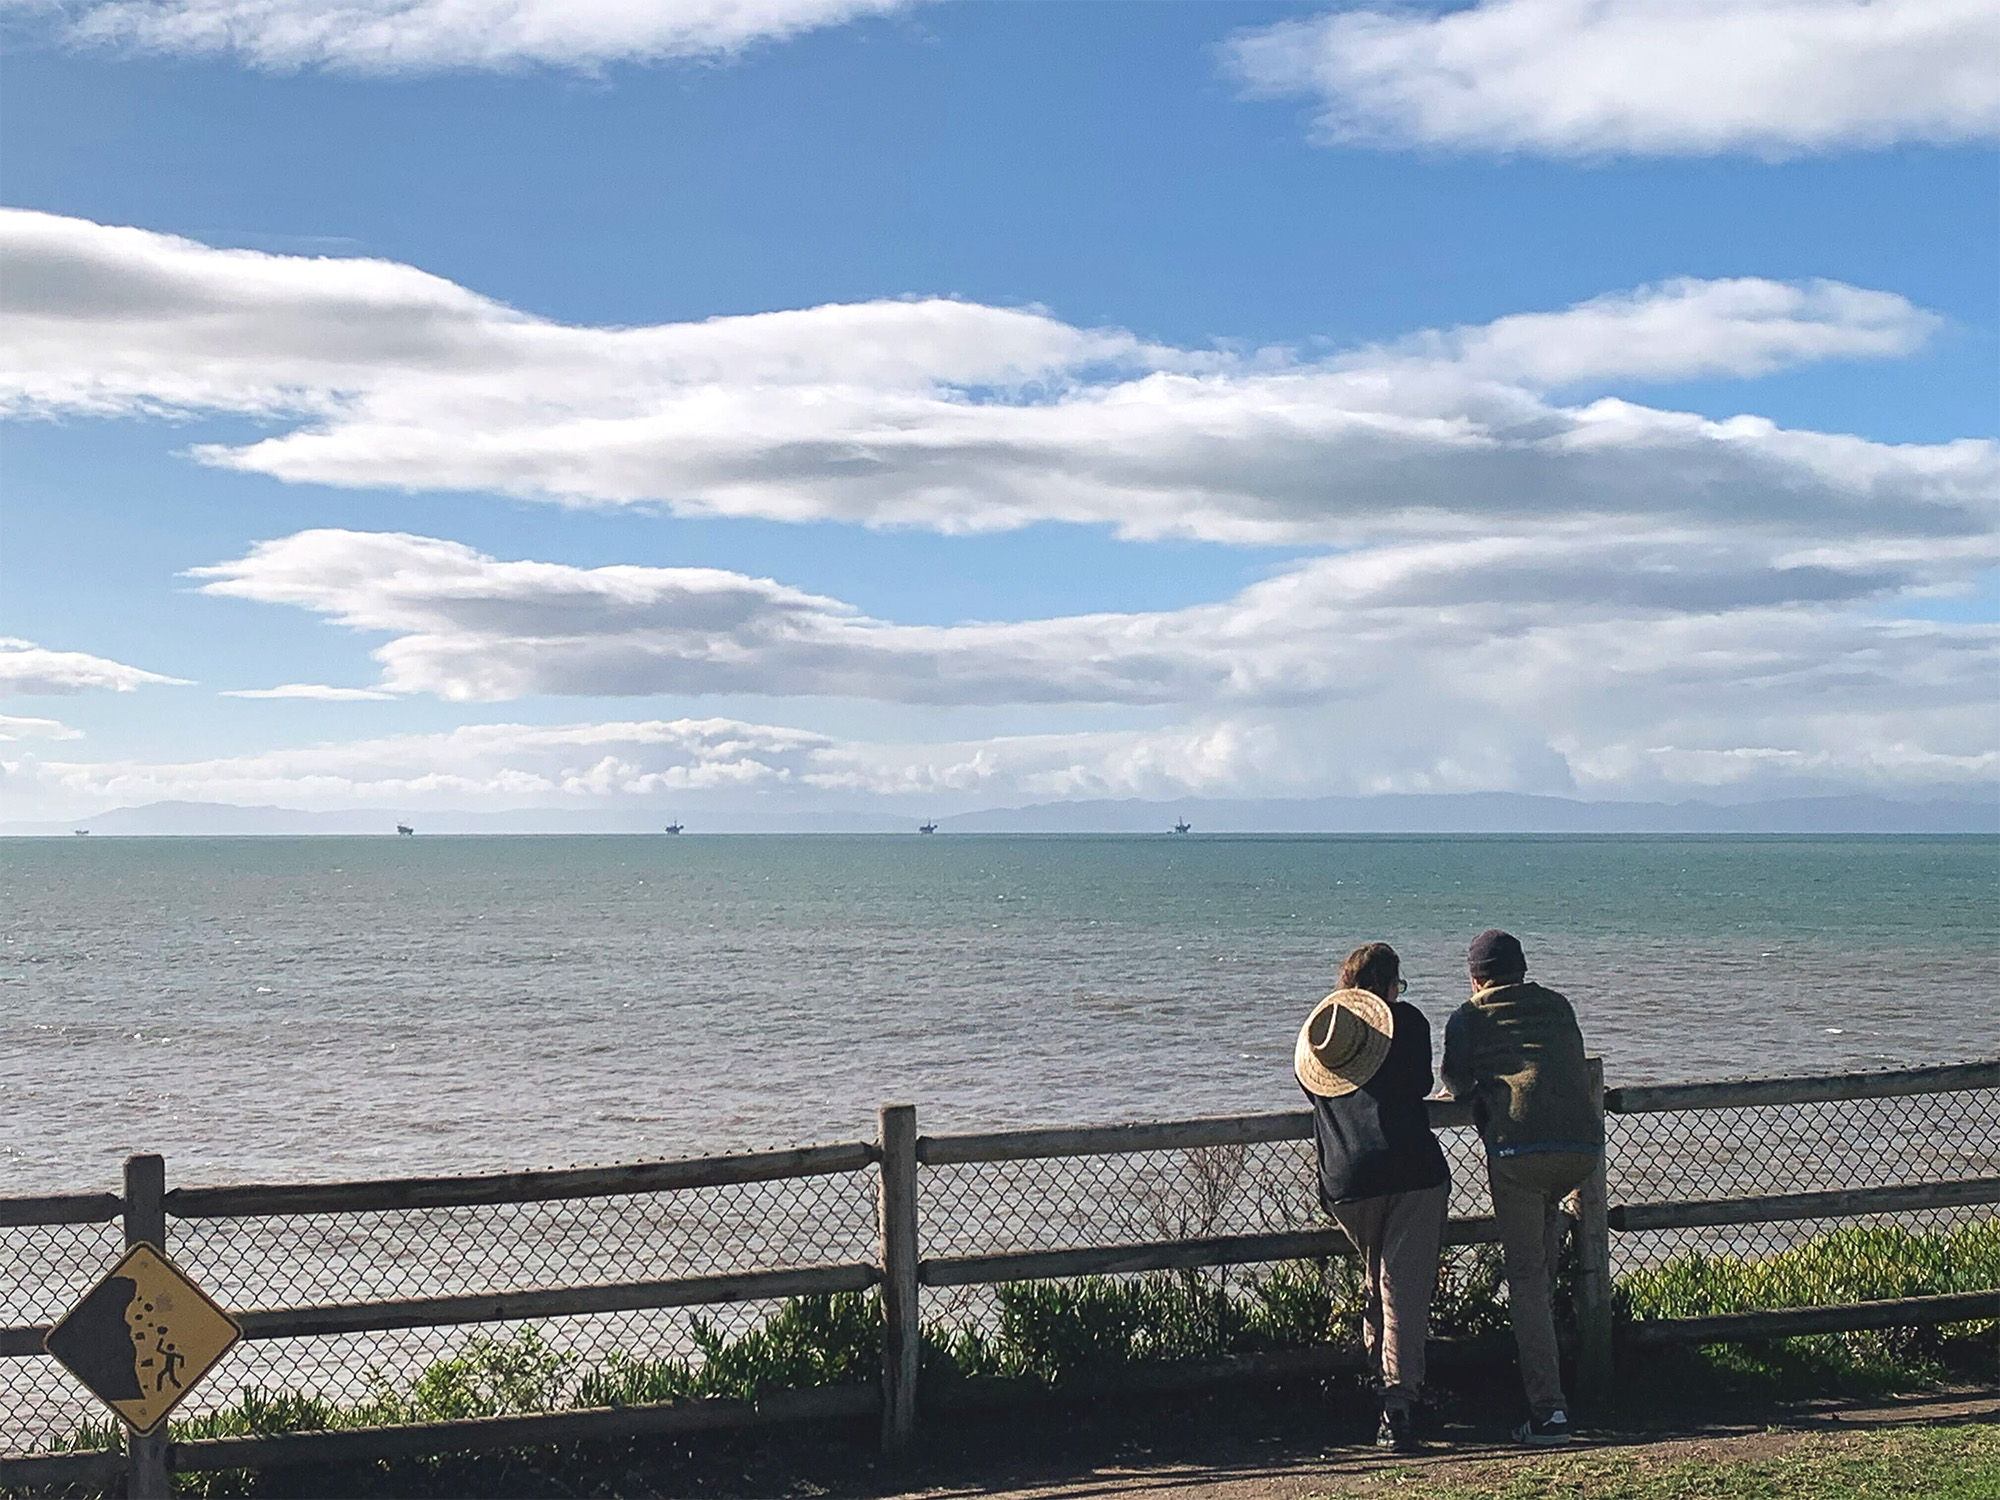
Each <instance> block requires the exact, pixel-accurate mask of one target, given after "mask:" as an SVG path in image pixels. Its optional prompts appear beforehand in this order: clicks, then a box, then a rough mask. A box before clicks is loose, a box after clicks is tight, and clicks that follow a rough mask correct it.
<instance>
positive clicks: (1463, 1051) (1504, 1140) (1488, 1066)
mask: <svg viewBox="0 0 2000 1500" xmlns="http://www.w3.org/2000/svg"><path fill="white" fill-rule="evenodd" d="M1441 1071H1442V1072H1443V1074H1444V1083H1445V1087H1446V1088H1448V1089H1450V1090H1451V1093H1452V1097H1453V1098H1456V1099H1470V1100H1471V1101H1472V1118H1473V1122H1474V1123H1475V1124H1477V1125H1478V1127H1479V1134H1480V1136H1481V1137H1482V1138H1483V1139H1484V1140H1485V1142H1486V1150H1487V1154H1488V1155H1490V1156H1525V1155H1527V1154H1529V1153H1530V1152H1537V1151H1584V1152H1598V1151H1602V1150H1603V1149H1604V1120H1603V1117H1602V1116H1601V1115H1599V1114H1598V1112H1597V1101H1595V1100H1593V1099H1592V1098H1591V1097H1590V1075H1589V1074H1588V1072H1587V1071H1586V1070H1585V1068H1584V1061H1583V1033H1582V1031H1580V1030H1579V1029H1578V1028H1577V1024H1576V1012H1575V1011H1574V1010H1572V1009H1571V1008H1570V1003H1569V1001H1567V1000H1565V999H1564V998H1563V997H1562V996H1561V995H1559V994H1557V993H1556V992H1555V991H1554V990H1552V989H1548V988H1547V987H1545V986H1543V985H1539V984H1530V983H1527V982H1525V981H1524V982H1522V983H1520V984H1498V985H1494V986H1492V987H1491V988H1489V989H1483V990H1480V991H1479V992H1478V993H1477V994H1475V995H1474V996H1473V997H1472V998H1471V999H1470V1000H1468V1001H1466V1002H1465V1004H1463V1005H1461V1006H1460V1007H1459V1008H1458V1009H1457V1010H1455V1011H1454V1012H1452V1017H1451V1019H1450V1020H1449V1021H1447V1022H1446V1023H1445V1028H1444V1065H1443V1067H1442V1069H1441Z"/></svg>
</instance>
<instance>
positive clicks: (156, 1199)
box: [125, 1154, 174, 1500]
mask: <svg viewBox="0 0 2000 1500" xmlns="http://www.w3.org/2000/svg"><path fill="white" fill-rule="evenodd" d="M138 1244H147V1245H151V1246H152V1247H153V1248H154V1249H155V1250H158V1251H159V1252H160V1253H161V1254H162V1255H164V1254H166V1253H167V1163H166V1159H165V1158H164V1157H159V1156H153V1155H150V1154H146V1155H140V1156H128V1157H126V1158H125V1245H126V1248H127V1249H130V1248H131V1247H132V1246H133V1245H138ZM173 1492H174V1483H173V1479H172V1477H171V1476H170V1475H169V1474H168V1472H167V1427H166V1424H165V1423H164V1422H162V1423H161V1424H160V1426H159V1428H158V1429H157V1430H155V1431H154V1432H153V1433H151V1434H150V1435H148V1436H143V1437H142V1436H141V1435H140V1434H139V1433H137V1432H135V1431H133V1430H132V1429H131V1428H130V1427H127V1428H126V1430H125V1494H126V1495H127V1497H128V1500H168V1497H170V1496H171V1495H172V1494H173Z"/></svg>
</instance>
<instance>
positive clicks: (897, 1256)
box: [0, 1060, 2000, 1497]
mask: <svg viewBox="0 0 2000 1500" xmlns="http://www.w3.org/2000/svg"><path fill="white" fill-rule="evenodd" d="M1592 1066H1593V1069H1597V1068H1598V1064H1597V1063H1596V1062H1595V1060H1593V1062H1592ZM1597 1076H1598V1078H1599V1080H1600V1082H1599V1089H1600V1097H1601V1098H1602V1100H1603V1106H1604V1109H1605V1111H1606V1112H1607V1113H1608V1114H1609V1115H1613V1116H1616V1115H1643V1114H1659V1113H1676V1114H1687V1113H1691V1112H1698V1111H1711V1110H1743V1109H1764V1108H1769V1107H1775V1106H1795V1105H1802V1104H1828V1103H1841V1102H1846V1101H1863V1100H1882V1099H1898V1098H1910V1097H1914V1096H1927V1095H1949V1094H1956V1093H1961V1092H1964V1091H1970V1090H1993V1089H2000V1061H1994V1062H1981V1063H1970V1064H1963V1065H1958V1066H1953V1067H1942V1068H1924V1069H1913V1070H1906V1071H1900V1072H1886V1073H1856V1074H1841V1075H1834V1076H1827V1077H1816V1078H1790V1079H1763V1080H1755V1081H1749V1082H1736V1083H1708V1084H1680V1085H1670V1086H1648V1087H1627V1088H1612V1089H1608V1090H1606V1089H1602V1086H1601V1076H1602V1075H1601V1071H1599V1072H1598V1074H1597ZM1431 1112H1432V1120H1433V1123H1434V1124H1435V1125H1437V1126H1438V1127H1440V1128H1463V1127H1465V1126H1467V1125H1469V1123H1470V1117H1469V1113H1468V1110H1467V1107H1466V1106H1464V1105H1461V1104H1455V1103H1448V1102H1436V1103H1433V1105H1432V1107H1431ZM1311 1135H1312V1117H1311V1115H1310V1114H1309V1113H1307V1112H1304V1111H1288V1112H1283V1113H1277V1114H1259V1115H1232V1116H1223V1117H1218V1118H1211V1119H1200V1120H1182V1121H1174V1122H1169V1123H1160V1124H1140V1125H1108V1126H1089V1127H1082V1128H1070V1129H1043V1130H1010V1131H1000V1132H992V1133H984V1134H976V1135H938V1136H927V1135H921V1134H919V1133H918V1129H917V1118H916V1110H915V1108H914V1107H913V1106H909V1105H887V1106H884V1107H883V1109H882V1111H881V1116H880V1129H879V1134H878V1137H877V1139H876V1140H874V1141H870V1142H849V1143H845V1144H838V1145H825V1146H809V1147H802V1148H799V1149H795V1150H789V1151H770V1152H758V1153H750V1154H739V1155H728V1156H714V1157H704V1158H698V1159H694V1160H686V1161H667V1162H652V1163H645V1164H640V1165H635V1166H622V1167H591V1168H575V1169H570V1170H566V1171H541V1172H516V1173H505V1174H495V1175H487V1176H468V1177H421V1178H404V1179H395V1180H386V1181H369V1182H343V1183H324V1184H310V1185H307V1184H286V1185H250V1186H230V1187H181V1188H172V1189H169V1188H168V1187H167V1186H166V1180H165V1168H164V1163H163V1162H162V1160H161V1158H159V1157H158V1156H135V1157H133V1158H131V1159H130V1160H129V1161H128V1162H127V1164H126V1171H125V1183H124V1191H123V1193H122V1194H113V1193H80V1194H57V1195H45V1196H38V1197H17V1198H0V1229H5V1228H10V1227H14V1228H18V1227H22V1226H46V1225H106V1224H112V1223H116V1222H119V1221H121V1220H122V1227H123V1231H124V1239H125V1242H126V1243H127V1244H135V1243H140V1242H148V1243H152V1244H155V1245H160V1246H166V1245H167V1244H168V1225H169V1221H170V1220H180V1221H196V1220H220V1219H232V1218H238V1219H240V1218H255V1217H262V1216H274V1215H284V1216H317V1215H341V1214H350V1215H351V1214H359V1213H369V1214H395V1213H398V1212H402V1211H408V1210H419V1209H436V1208H454V1207H468V1206H477V1205H495V1204H533V1203H547V1202H552V1201H557V1200H563V1199H590V1198H606V1197H626V1196H630V1195H644V1194H659V1193H674V1192H682V1191H686V1190H690V1189H699V1188H714V1187H721V1186H726V1185H731V1184H746V1183H760V1182H774V1181H793V1180H798V1179H805V1178H810V1177H825V1176H833V1175H837V1174H855V1173H874V1174H875V1183H874V1186H875V1197H876V1207H877V1228H878V1231H879V1238H878V1242H877V1247H876V1253H875V1255H874V1258H873V1259H870V1260H855V1261H846V1262H838V1263H827V1264H812V1265H796V1266H783V1267H780V1268H776V1269H762V1270H749V1271H741V1272H737V1273H734V1274H720V1275H703V1276H690V1277H676V1278H668V1279H653V1280H636V1281H615V1282H594V1283H590V1284H587V1285H570V1286H558V1287H537V1288H533V1289H525V1290H510V1289H501V1290H493V1291H482V1292H479V1293H476V1294H471V1295H453V1296H440V1297H418V1298H395V1299H377V1300H367V1301H353V1302H333V1303H322V1304H316V1305H299V1306H285V1307H253V1308H246V1309H242V1310H240V1311H239V1312H238V1313H237V1316H238V1318H239V1320H240V1321H241V1323H242V1325H243V1332H244V1338H245V1340H246V1341H251V1340H270V1339H297V1338H304V1337H311V1336H322V1335H329V1334H347V1333H356V1332H362V1331H370V1330H387V1329H409V1328H439V1327H446V1326H450V1325H459V1324H481V1323H493V1322H503V1321H509V1320H520V1319H539V1318H557V1317H565V1316H574V1315H580V1314H592V1313H605V1312H613V1311H622V1310H631V1309H654V1308H678V1307H697V1306H710V1305H716V1304H726V1303H733V1302H741V1301H748V1300H756V1299H769V1298H783V1297H793V1296H802V1295H806V1294H811V1293H827V1292H854V1291H862V1290H866V1289H870V1288H879V1289H880V1295H881V1307H882V1316H883V1320H884V1323H883V1365H882V1374H881V1379H880V1381H879V1383H877V1384H870V1385H859V1386H839V1387H831V1388H825V1389H817V1390H801V1391H788V1392H782V1393H773V1394H769V1395H766V1396H764V1397H762V1398H760V1399H758V1400H756V1401H754V1402H749V1401H728V1400H681V1401H673V1402H661V1403H657V1404H649V1405H632V1406H621V1407H606V1408H597V1409H587V1410H569V1411H557V1412H547V1413H534V1414H528V1415H520V1416H500V1417H484V1418H474V1419H467V1420H462V1421H451V1422H435V1423H425V1424H412V1425H405V1426H384V1427H368V1428H352V1429H342V1430H332V1431H322V1432H299V1433H287V1434H282V1435H270V1436H250V1437H226V1438H203V1439H193V1440H184V1441H170V1440H169V1439H168V1438H167V1437H166V1435H165V1434H164V1432H162V1433H160V1434H156V1435H155V1436H153V1437H150V1438H142V1437H138V1436H136V1435H133V1436H129V1437H128V1438H127V1440H126V1442H125V1444H124V1448H123V1451H119V1450H116V1449H109V1450H100V1451H89V1452H70V1453H40V1454H30V1453H25V1452H16V1453H13V1454H9V1455H6V1456H4V1457H0V1486H6V1487H34V1486H42V1485H71V1484H74V1485H101V1486H105V1487H107V1488H111V1487H116V1485H117V1484H118V1482H119V1481H120V1480H121V1479H123V1480H124V1482H125V1484H126V1487H127V1493H128V1494H130V1495H133V1496H147V1497H155V1496H164V1495H167V1494H169V1493H170V1477H169V1476H170V1475H171V1473H173V1472H175V1471H191V1470H217V1469H234V1468H245V1467H260V1466H269V1465H281V1464H326V1463H338V1462H345V1461H350V1460H362V1459H373V1458H385V1457H397V1456H404V1455H411V1454H422V1453H438V1452H448V1451H458V1450H471V1449H477V1448H493V1447H524V1446H532V1445H538V1444H548V1443H558V1442H571V1441H575V1440H578V1439H587V1438H601V1437H613V1436H630V1435H635V1434H649V1433H684V1432H690V1431H696V1430H707V1429H721V1428H731V1427H747V1426H758V1425H770V1424H784V1423H797V1422H807V1421H825V1420H835V1419H842V1420H847V1419H870V1418H879V1420H880V1422H881V1424H882V1435H883V1442H884V1445H885V1447H887V1448H888V1449H889V1450H890V1451H892V1452H894V1451H898V1450H900V1449H903V1448H905V1447H907V1446H908V1445H909V1444H910V1443H912V1442H913V1441H914V1440H915V1439H916V1437H917V1435H918V1432H919V1422H920V1417H921V1416H922V1415H924V1414H926V1413H930V1412H933V1411H937V1410H941V1409H943V1408H945V1407H947V1406H950V1405H954V1404H962V1403H972V1402H978V1401H982V1400H992V1399H1004V1398H1006V1397H1007V1396H1008V1395H1009V1394H1010V1393H1009V1392H1007V1391H1005V1390H1000V1389H982V1388H980V1387H978V1386H977V1385H972V1386H960V1387H956V1388H954V1389H953V1390H951V1391H949V1392H940V1393H938V1396H937V1397H936V1398H932V1399H922V1393H921V1392H920V1389H919V1377H920V1370H919V1361H918V1353H919V1346H920V1310H919V1309H920V1297H921V1295H922V1289H924V1288H949V1287H969V1286H970V1287H976V1286H987V1285H994V1284H998V1283H1005V1282H1016V1281H1028V1280H1041V1279H1045V1278H1055V1277H1072V1276H1087V1275H1108V1274H1119V1273H1130V1272H1142V1271H1158V1270H1178V1269H1187V1268H1194V1267H1208V1266H1243V1265H1254V1264H1259V1263H1265V1262H1273V1261H1292V1260H1302V1259H1317V1258H1324V1257H1330V1256H1334V1255H1344V1254H1347V1253H1349V1246H1348V1244H1347V1241H1346V1238H1345V1236H1344V1235H1342V1234H1341V1232H1340V1231H1339V1230H1337V1229H1334V1228H1330V1227H1316V1228H1306V1229H1282V1230H1277V1231H1273V1232H1268V1233H1255V1234H1227V1235H1208V1234H1203V1235H1195V1236H1189V1237H1180V1238H1168V1239H1157V1240H1151V1241H1143V1240H1141V1241H1127V1242H1122V1243H1116V1244H1092V1245H1072V1246H1066V1247H1064V1248H1060V1249H1030V1250H1011V1251H1004V1252H1000V1253H988V1254H976V1255H969V1254H956V1255H937V1256H929V1257H927V1256H925V1255H924V1253H923V1245H922V1243H921V1240H920V1222H921V1218H920V1213H919V1208H920V1202H921V1198H922V1194H923V1191H924V1178H925V1173H926V1172H927V1171H929V1170H933V1169H939V1168H945V1167H951V1166H965V1165H969V1164H982V1163H1007V1162H1035V1161H1052V1160H1056V1159H1061V1158H1079V1157H1093V1156H1099V1157H1101V1156H1125V1155H1131V1154H1141V1153H1153V1152H1165V1151H1198V1150H1202V1149H1205V1148H1216V1147H1247V1146H1254V1145H1258V1144H1264V1143H1273V1142H1294V1141H1307V1140H1310V1139H1311ZM1983 1159H1984V1160H1987V1161H1989V1162H1990V1161H1991V1160H1992V1157H1991V1156H1990V1155H1989V1156H1987V1157H1985V1158H1983ZM1996 1202H2000V1176H1991V1175H1986V1176H1974V1177H1958V1178H1953V1179H1948V1180H1929V1181H1922V1182H1905V1183H1896V1184H1889V1185H1883V1186H1876V1187H1864V1188H1852V1189H1842V1190H1839V1191H1831V1192H1806V1193H1779V1194H1763V1195H1753V1196H1740V1195H1739V1196H1730V1197H1722V1198H1706V1199H1693V1200H1679V1201H1661V1202H1621V1203H1618V1204H1615V1205H1613V1204H1611V1203H1609V1202H1608V1201H1607V1188H1606V1178H1605V1173H1604V1168H1603V1165H1602V1164H1601V1163H1600V1166H1599V1170H1598V1172H1597V1173H1596V1174H1595V1175H1594V1176H1593V1177H1592V1179H1591V1180H1590V1181H1589V1182H1588V1183H1586V1184H1585V1185H1584V1187H1583V1188H1582V1189H1580V1190H1579V1192H1578V1194H1577V1201H1576V1204H1575V1212H1576V1216H1577V1222H1578V1238H1577V1246H1578V1275H1577V1278H1576V1290H1575V1297H1576V1305H1575V1309H1574V1310H1575V1315H1576V1325H1577V1329H1578V1335H1579V1347H1578V1350H1577V1354H1578V1360H1579V1365H1580V1372H1579V1373H1580V1383H1581V1385H1582V1387H1583V1388H1584V1389H1586V1390H1604V1389H1607V1388H1608V1387H1609V1384H1610V1381H1611V1377H1612V1372H1613V1368H1614V1361H1615V1358H1616V1351H1617V1349H1618V1348H1619V1347H1621V1346H1634V1347H1636V1346H1643V1345H1650V1344H1660V1343H1711V1342H1729V1341H1738V1340H1754V1339H1765V1338H1773V1337H1781V1336H1789V1335H1795V1334H1809V1333H1827V1332H1836V1331H1843V1330H1851V1329H1868V1328H1885V1327H1903V1326H1916V1325H1923V1324H1932V1323H1944V1322H1954V1321H1963V1320H1969V1319H1975V1318H1993V1317H2000V1288H1993V1289H1989V1290H1984V1291H1977V1292H1969V1293H1963V1294H1959V1295H1952V1296H1933V1297H1913V1298H1904V1299H1899V1300H1896V1301H1887V1302H1858V1303H1849V1304H1843V1305H1836V1306H1817V1307H1790V1308H1782V1309H1773V1310H1770V1311H1762V1312H1749V1313H1736V1314H1730V1315H1727V1316H1717V1317H1700V1318H1684V1319H1656V1320H1649V1321H1640V1322H1632V1323H1627V1324H1625V1325H1623V1326H1622V1327H1614V1323H1613V1307H1612V1295H1611V1293H1612V1279H1611V1263H1612V1256H1611V1236H1613V1235H1615V1234H1619V1233H1634V1232H1644V1231H1658V1230H1662V1229H1685V1228H1698V1227H1704V1226H1727V1225H1742V1224H1764V1223H1782V1222H1788V1221H1797V1220H1803V1219H1819V1218H1840V1217H1852V1216H1860V1215H1872V1214H1889V1213H1903V1212H1908V1211H1911V1210H1916V1209H1927V1208H1963V1207H1965V1206H1968V1205H1990V1204H1993V1203H1996ZM1496 1238H1497V1235H1496V1231H1495V1229H1494V1225H1493V1222H1492V1220H1491V1219H1490V1218H1484V1217H1470V1218H1454V1219H1452V1220H1451V1221H1450V1223H1449V1224H1448V1226H1447V1232H1446V1242H1447V1243H1448V1244H1452V1245H1471V1244H1480V1243H1487V1242H1491V1241H1493V1240H1494V1239H1496ZM46 1332H47V1329H46V1327H45V1326H39V1325H33V1326H16V1327H6V1328H0V1359H6V1358H25V1357H34V1356H40V1355H41V1352H42V1338H43V1336H44V1334H45V1333H46ZM1444 1353H1445V1358H1446V1362H1448V1360H1449V1357H1450V1351H1449V1350H1446V1351H1444ZM1361 1363H1362V1362H1361V1359H1360V1356H1359V1354H1358V1351H1355V1350H1353V1349H1348V1348H1340V1347H1333V1346H1328V1347H1324V1348H1318V1349H1301V1350H1293V1351H1286V1352H1281V1353H1275V1354H1267V1355H1262V1356H1254V1357H1239V1358H1234V1359H1227V1360H1220V1361H1213V1362H1207V1363H1203V1364H1200V1365H1188V1366H1183V1367H1174V1366H1169V1367H1163V1368H1157V1369H1150V1370H1133V1371H1128V1372H1122V1373H1121V1374H1120V1376H1119V1377H1118V1379H1119V1385H1120V1387H1121V1388H1123V1389H1133V1388H1136V1387H1140V1386H1152V1387H1158V1386H1161V1385H1169V1384H1171V1385H1191V1384H1196V1383H1203V1382H1208V1381H1213V1380H1229V1379H1241V1378H1245V1377H1249V1376H1257V1375H1261V1376H1265V1377H1270V1376H1273V1375H1278V1376H1284V1375H1297V1376H1304V1375H1313V1374H1323V1373H1329V1372H1333V1371H1337V1370H1351V1369H1358V1368H1359V1367H1360V1366H1361ZM1011 1394H1018V1392H1014V1393H1011ZM10 1425H11V1424H10Z"/></svg>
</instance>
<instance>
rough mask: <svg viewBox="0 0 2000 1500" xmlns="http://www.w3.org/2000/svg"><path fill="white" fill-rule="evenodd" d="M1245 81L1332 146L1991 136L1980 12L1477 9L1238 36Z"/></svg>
mask: <svg viewBox="0 0 2000 1500" xmlns="http://www.w3.org/2000/svg"><path fill="white" fill-rule="evenodd" d="M1227 56H1228V59H1229V61H1230V63H1231V64H1232V66H1233V67H1234V69H1235V70H1236V71H1237V72H1238V73H1239V74H1240V75H1241V76H1242V77H1243V78H1244V79H1246V80H1247V81H1248V82H1249V83H1250V84H1251V85H1252V86H1253V87H1255V88H1257V89H1258V90H1260V91H1263V92H1267V93H1274V94H1306V95H1311V96H1313V97H1315V98H1316V99H1317V100H1318V101H1319V104H1320V108H1321V113H1320V115H1319V119H1318V129H1319V131H1320V133H1321V135H1322V136H1323V137H1324V138H1326V139H1328V140H1331V141H1360V142H1367V143H1380V144H1387V145H1417V146H1442V147H1448V148H1456V149H1470V150H1477V151H1525V152H1533V153H1537V154H1542V155H1550V156H1594V155H1603V154H1614V153H1624V154H1632V155H1646V156H1694V155H1708V154H1712V153H1719V152H1738V151H1747V152H1754V153H1758V154H1762V155H1766V156H1786V155H1793V154H1797V153H1800V152H1808V151H1826V150H1837V149H1843V148H1852V147H1873V146H1887V145H1892V144H1896V143H1900V142H1912V141H1923V142H1939V143H1952V142H1964V141H1982V140H1991V139H1993V138H1994V137H1995V136H1996V135H2000V8H1996V7H1995V6H1994V5H1993V4H1992V3H1991V0H1666V3H1660V0H1480V3H1477V4H1474V5H1471V6H1468V7H1466V8H1463V9H1457V10H1445V11H1437V10H1343V11H1337V12H1335V13H1333V14H1331V15H1327V16H1321V17H1318V18H1315V19H1312V20H1305V21H1288V22H1283V23H1280V24H1278V25H1276V26H1272V27H1269V28H1266V29H1263V30H1260V31H1255V32H1251V33H1248V34H1246V35H1243V36H1240V37H1238V38H1237V39H1235V41H1234V42H1232V43H1231V44H1230V45H1229V47H1228V49H1227Z"/></svg>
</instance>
